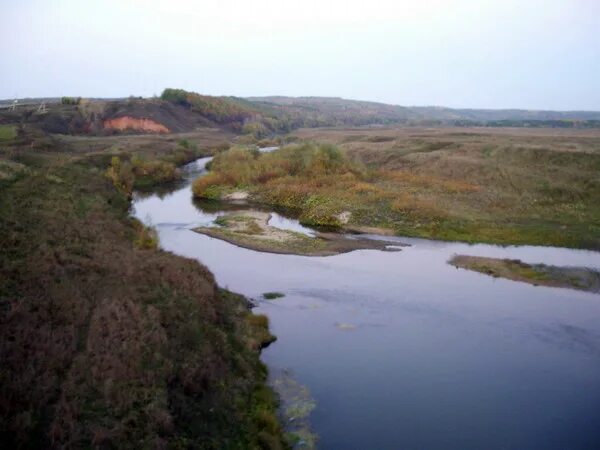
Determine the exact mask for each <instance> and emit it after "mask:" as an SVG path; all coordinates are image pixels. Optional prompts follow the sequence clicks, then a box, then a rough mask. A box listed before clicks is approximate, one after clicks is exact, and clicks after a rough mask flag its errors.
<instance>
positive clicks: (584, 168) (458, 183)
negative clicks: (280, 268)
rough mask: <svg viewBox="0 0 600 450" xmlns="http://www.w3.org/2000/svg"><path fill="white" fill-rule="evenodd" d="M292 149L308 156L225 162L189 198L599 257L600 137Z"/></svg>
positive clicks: (344, 141)
mask: <svg viewBox="0 0 600 450" xmlns="http://www.w3.org/2000/svg"><path fill="white" fill-rule="evenodd" d="M291 137H292V138H293V139H296V140H297V141H299V142H314V143H316V144H315V145H308V146H307V145H304V146H302V145H299V146H296V147H291V148H288V149H283V150H280V151H278V152H274V153H270V154H263V155H254V156H248V155H249V154H248V153H246V154H244V153H243V151H242V150H239V149H238V150H236V152H237V153H236V152H229V154H227V155H221V156H219V157H218V158H217V159H215V162H214V164H213V173H211V174H210V175H209V176H208V177H207V178H206V179H203V180H199V181H198V182H197V184H196V191H195V192H196V193H197V195H199V196H206V197H212V198H214V197H219V196H221V195H222V194H223V192H226V191H228V190H232V189H237V190H239V189H245V190H247V191H248V192H250V193H251V194H252V197H253V198H254V199H255V200H257V201H259V202H263V203H268V204H273V205H282V206H287V207H292V208H295V209H297V210H298V211H299V212H300V219H301V221H302V222H304V223H306V224H312V225H332V226H344V227H347V228H354V229H359V230H360V229H365V228H373V227H374V228H380V229H386V230H392V231H393V232H394V233H396V234H399V235H406V236H418V237H427V238H437V239H446V240H460V241H467V242H490V243H499V244H537V245H556V246H566V247H585V248H600V202H599V201H598V199H599V198H600V131H598V130H586V131H584V130H579V131H578V130H569V131H566V130H553V129H535V130H532V129H485V128H475V129H467V128H463V129H461V128H436V129H425V128H360V129H306V130H300V131H298V132H296V133H294V134H293V135H292V136H291ZM328 146H329V147H328ZM331 146H333V147H331ZM327 149H329V150H327ZM336 149H339V151H337V150H336ZM328 152H329V153H328ZM298 155H301V156H298ZM220 161H221V162H220Z"/></svg>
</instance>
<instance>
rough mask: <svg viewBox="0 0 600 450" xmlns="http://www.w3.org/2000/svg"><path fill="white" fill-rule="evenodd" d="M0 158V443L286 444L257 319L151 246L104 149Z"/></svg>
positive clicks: (206, 278)
mask: <svg viewBox="0 0 600 450" xmlns="http://www.w3.org/2000/svg"><path fill="white" fill-rule="evenodd" d="M2 158H3V162H2V168H3V171H4V169H6V170H5V171H4V172H6V176H3V177H2V179H1V180H0V183H1V184H0V272H1V276H0V335H1V337H2V339H1V340H0V360H1V361H2V365H1V368H0V415H1V419H0V424H1V425H0V446H1V447H3V448H17V447H23V448H53V447H54V448H59V447H70V448H89V447H103V448H110V447H115V448H145V447H148V448H164V447H181V448H189V447H193V448H207V449H223V448H282V447H284V444H283V441H282V436H281V432H280V429H279V425H278V423H277V421H276V419H275V416H274V411H275V400H274V398H273V395H272V393H271V391H270V390H269V389H267V388H266V387H265V378H266V369H265V367H264V366H263V365H262V364H261V363H260V361H259V349H260V348H261V347H262V346H263V345H264V344H265V343H266V342H268V341H269V340H271V339H272V337H271V336H270V335H269V333H268V332H267V331H266V330H265V326H266V325H267V323H266V320H265V319H262V318H260V316H258V317H257V316H253V315H251V314H250V313H249V311H248V308H247V304H246V302H245V301H244V299H243V298H241V297H239V296H236V295H233V294H230V293H227V292H224V291H221V290H219V289H218V287H217V286H216V284H215V282H214V278H213V276H212V274H211V273H210V272H209V271H208V270H207V269H206V268H205V267H203V266H202V265H200V264H198V263H197V262H195V261H191V260H187V259H184V258H180V257H176V256H174V255H172V254H169V253H166V252H162V251H160V250H158V249H157V248H156V241H155V238H154V236H153V234H152V232H151V231H149V230H147V229H145V228H144V227H142V226H141V224H139V223H138V222H137V221H134V220H132V219H131V218H130V217H129V212H128V207H129V202H128V200H127V194H126V192H122V191H120V190H119V189H117V188H115V185H114V184H113V181H114V180H111V179H109V178H108V177H106V176H105V172H106V168H107V167H108V166H109V164H110V162H111V155H110V154H106V153H99V154H95V155H82V156H76V155H74V154H73V153H72V152H71V151H69V149H68V148H53V149H52V152H43V151H40V150H37V151H30V150H29V149H28V147H23V148H6V149H4V150H3V152H2Z"/></svg>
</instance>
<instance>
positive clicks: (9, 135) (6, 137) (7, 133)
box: [0, 125, 17, 142]
mask: <svg viewBox="0 0 600 450" xmlns="http://www.w3.org/2000/svg"><path fill="white" fill-rule="evenodd" d="M16 137H17V127H16V126H14V125H0V142H3V141H12V140H13V139H15V138H16Z"/></svg>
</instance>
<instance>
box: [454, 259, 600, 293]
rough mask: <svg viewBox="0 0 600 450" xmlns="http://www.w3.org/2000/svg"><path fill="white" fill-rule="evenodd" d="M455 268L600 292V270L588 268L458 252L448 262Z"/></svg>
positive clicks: (536, 283)
mask: <svg viewBox="0 0 600 450" xmlns="http://www.w3.org/2000/svg"><path fill="white" fill-rule="evenodd" d="M448 264H451V265H453V266H454V267H457V268H461V269H467V270H473V271H475V272H480V273H484V274H486V275H490V276H492V277H495V278H506V279H507V280H513V281H520V282H523V283H529V284H533V285H534V286H549V287H560V288H569V289H577V290H581V291H588V292H596V293H598V292H600V272H598V271H597V270H593V269H589V268H585V267H558V266H549V265H546V264H527V263H524V262H522V261H520V260H518V259H501V258H487V257H483V256H468V255H455V256H453V257H452V259H450V260H449V261H448Z"/></svg>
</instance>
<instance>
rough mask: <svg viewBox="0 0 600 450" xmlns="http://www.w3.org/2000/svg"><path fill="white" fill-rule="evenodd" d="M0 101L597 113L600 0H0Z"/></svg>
mask: <svg viewBox="0 0 600 450" xmlns="http://www.w3.org/2000/svg"><path fill="white" fill-rule="evenodd" d="M0 17H2V26H1V27H0V50H1V55H2V66H1V71H0V98H12V97H15V96H18V97H38V96H62V95H79V96H88V97H91V96H94V97H122V96H128V95H142V96H151V95H154V94H160V92H161V91H162V89H163V88H165V87H179V88H184V89H188V90H193V91H197V92H201V93H205V94H211V95H223V94H224V95H238V96H252V95H293V96H301V95H319V96H338V97H345V98H351V99H361V100H374V101H381V102H385V103H393V104H401V105H443V106H451V107H474V108H513V107H516V108H527V109H560V110H568V109H587V110H600V0H410V1H401V0H396V1H383V0H364V1H360V0H340V1H337V0H336V1H327V0H315V1H313V0H295V1H288V0H264V1H251V0H214V1H201V0H199V1H193V0H168V1H162V2H161V1H158V0H143V1H142V0H140V1H137V0H130V1H128V0H104V1H95V0H64V1H53V0H37V1H36V0H0Z"/></svg>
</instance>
